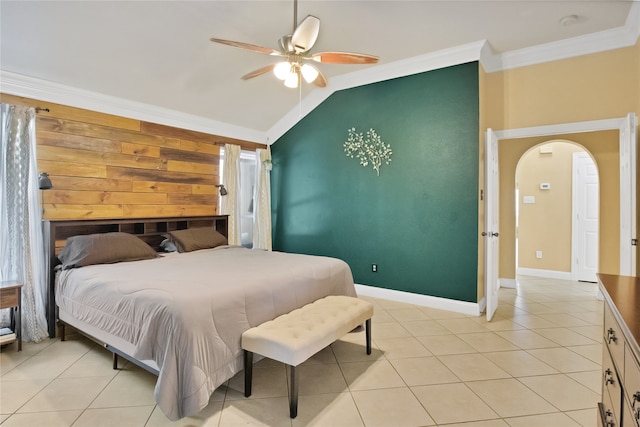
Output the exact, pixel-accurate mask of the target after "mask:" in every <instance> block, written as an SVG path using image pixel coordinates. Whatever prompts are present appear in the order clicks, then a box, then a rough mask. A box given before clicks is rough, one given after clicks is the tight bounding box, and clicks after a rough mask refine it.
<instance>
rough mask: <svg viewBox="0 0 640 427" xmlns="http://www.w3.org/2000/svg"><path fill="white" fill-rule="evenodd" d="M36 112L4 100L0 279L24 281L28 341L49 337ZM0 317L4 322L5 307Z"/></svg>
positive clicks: (24, 327) (24, 325) (24, 322)
mask: <svg viewBox="0 0 640 427" xmlns="http://www.w3.org/2000/svg"><path fill="white" fill-rule="evenodd" d="M35 114H36V113H35V109H34V108H30V107H22V106H16V105H8V104H2V130H1V132H2V135H1V138H2V149H1V151H0V237H1V238H0V280H17V281H19V282H20V283H22V284H23V288H22V338H23V339H24V340H26V341H40V340H42V339H43V338H46V337H47V319H46V313H45V306H46V305H45V301H46V297H45V296H46V289H47V286H46V283H45V280H46V279H45V277H46V276H45V271H44V268H45V266H44V265H45V264H44V257H45V254H44V244H43V240H42V216H41V211H40V204H39V200H38V199H39V198H38V191H39V190H38V167H37V164H36V129H35V127H36V125H35ZM3 311H6V310H3ZM2 322H3V324H4V323H5V322H8V315H6V314H5V313H3V319H2Z"/></svg>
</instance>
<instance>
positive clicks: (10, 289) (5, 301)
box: [0, 281, 22, 351]
mask: <svg viewBox="0 0 640 427" xmlns="http://www.w3.org/2000/svg"><path fill="white" fill-rule="evenodd" d="M2 308H10V309H11V330H12V331H13V332H15V334H16V338H15V339H13V340H11V341H6V342H1V343H0V344H1V345H5V344H10V343H12V342H14V341H18V351H22V283H19V282H16V281H4V282H0V309H2Z"/></svg>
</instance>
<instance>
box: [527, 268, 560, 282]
mask: <svg viewBox="0 0 640 427" xmlns="http://www.w3.org/2000/svg"><path fill="white" fill-rule="evenodd" d="M517 274H518V275H522V276H533V277H544V278H545V279H558V280H571V272H570V271H556V270H540V269H537V268H522V267H518V271H517Z"/></svg>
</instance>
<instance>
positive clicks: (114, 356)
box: [112, 353, 118, 369]
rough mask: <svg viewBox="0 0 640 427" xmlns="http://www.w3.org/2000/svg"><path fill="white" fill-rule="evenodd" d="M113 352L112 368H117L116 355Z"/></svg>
mask: <svg viewBox="0 0 640 427" xmlns="http://www.w3.org/2000/svg"><path fill="white" fill-rule="evenodd" d="M112 354H113V369H118V355H117V354H115V353H112Z"/></svg>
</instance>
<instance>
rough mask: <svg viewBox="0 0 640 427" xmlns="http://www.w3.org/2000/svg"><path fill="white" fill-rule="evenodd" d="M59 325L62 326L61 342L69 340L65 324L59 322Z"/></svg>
mask: <svg viewBox="0 0 640 427" xmlns="http://www.w3.org/2000/svg"><path fill="white" fill-rule="evenodd" d="M58 325H60V341H65V340H66V339H67V337H66V331H67V330H66V329H65V324H64V323H62V322H58Z"/></svg>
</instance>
